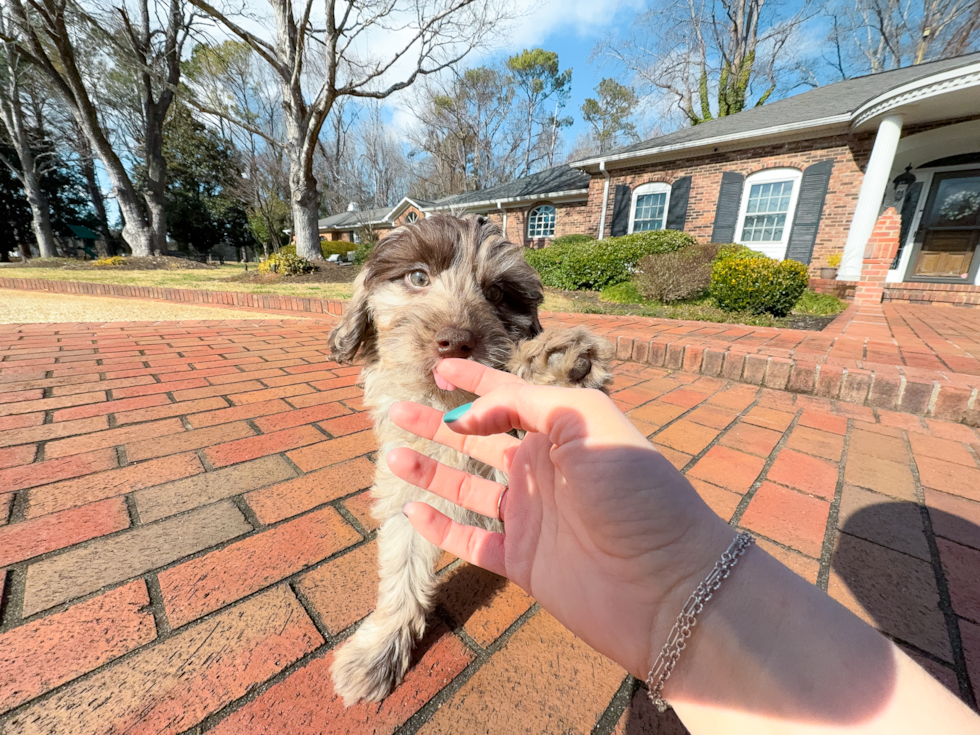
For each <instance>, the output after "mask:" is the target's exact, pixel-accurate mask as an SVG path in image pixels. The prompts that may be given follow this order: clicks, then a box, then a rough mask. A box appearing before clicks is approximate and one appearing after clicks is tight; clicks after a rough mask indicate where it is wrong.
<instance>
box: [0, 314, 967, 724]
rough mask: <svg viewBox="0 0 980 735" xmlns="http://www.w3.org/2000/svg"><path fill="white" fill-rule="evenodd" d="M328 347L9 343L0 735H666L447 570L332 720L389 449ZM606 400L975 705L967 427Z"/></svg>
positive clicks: (137, 328)
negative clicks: (404, 660) (370, 683)
mask: <svg viewBox="0 0 980 735" xmlns="http://www.w3.org/2000/svg"><path fill="white" fill-rule="evenodd" d="M329 327H330V323H329V322H317V321H313V320H309V321H302V322H296V321H284V322H189V323H176V322H171V323H166V324H162V325H161V324H157V325H148V324H138V323H131V324H110V325H86V324H72V325H27V326H22V327H16V326H9V325H8V326H2V327H0V570H2V569H5V570H6V572H5V573H0V587H2V597H0V600H2V602H0V731H2V732H4V733H11V734H13V733H58V734H59V735H61V734H68V733H70V734H71V735H75V734H76V733H77V734H84V733H122V732H127V733H135V732H140V733H143V732H153V733H185V732H189V733H200V732H216V733H290V734H292V733H347V732H355V733H361V732H373V733H392V732H404V733H410V732H417V731H418V732H423V733H436V732H438V733H447V734H448V733H471V732H494V733H512V732H544V733H588V732H594V733H609V732H615V733H622V734H625V733H631V734H632V733H637V732H643V731H652V728H654V726H655V723H654V716H653V713H652V712H651V710H650V708H648V707H646V706H645V705H644V702H645V700H644V699H643V696H642V695H643V692H642V690H637V685H636V683H635V682H634V681H633V680H632V679H631V678H629V677H626V676H625V674H624V672H623V671H622V670H621V669H619V668H618V667H617V666H615V665H614V664H612V663H610V662H609V661H607V660H605V659H603V658H602V657H601V656H599V655H597V654H595V653H594V652H592V651H590V650H588V649H587V648H586V647H585V646H584V645H582V644H581V643H580V642H578V641H577V640H576V639H574V638H573V637H572V636H571V635H570V634H569V633H567V632H566V631H565V630H564V629H563V628H562V627H561V626H560V625H558V624H557V623H556V622H555V621H554V619H552V618H551V617H550V616H549V615H548V614H547V613H545V612H544V611H542V610H540V609H538V607H537V606H536V605H535V604H534V603H533V601H532V600H531V599H529V598H528V597H527V596H526V595H524V594H523V592H521V591H520V590H519V589H517V588H515V587H514V586H513V585H510V584H506V583H504V582H503V581H502V580H500V579H499V578H495V577H493V576H492V575H489V574H486V573H483V572H482V571H480V570H477V569H475V568H472V567H468V566H465V565H461V564H460V563H459V562H454V561H453V560H452V559H451V558H444V559H443V560H442V562H441V563H442V564H443V565H444V571H443V574H444V575H445V578H446V583H445V584H444V585H443V588H442V590H441V592H440V596H439V604H438V609H437V612H436V613H435V614H434V616H433V621H432V626H431V629H432V632H431V633H430V635H429V636H428V638H427V640H426V642H425V643H424V645H422V646H421V647H420V650H419V652H418V656H417V662H416V664H415V665H414V667H413V668H412V670H411V672H410V674H409V676H408V679H407V680H406V682H405V683H404V685H403V686H402V687H401V688H400V689H399V690H398V691H397V692H395V694H394V695H392V697H390V698H389V699H388V700H387V701H386V702H385V703H384V704H382V705H381V706H377V705H372V706H367V705H359V706H356V707H354V708H352V709H350V710H344V709H343V708H342V707H341V705H340V703H339V702H338V701H337V699H336V698H335V697H334V695H333V692H332V690H331V687H330V682H329V678H328V676H327V670H328V668H329V664H330V660H331V651H332V649H333V648H334V647H335V646H336V645H338V644H339V643H340V642H341V641H343V640H344V639H345V638H346V637H347V636H348V635H349V634H350V633H351V632H352V630H353V628H354V626H355V625H356V624H357V622H358V621H359V620H361V619H362V618H363V617H364V616H365V615H366V614H367V613H368V612H369V611H370V608H371V604H372V603H373V599H374V592H375V584H376V581H375V574H374V567H375V561H374V557H375V553H376V550H375V546H376V544H375V541H374V531H375V529H376V525H375V524H374V523H373V521H372V520H371V519H370V517H369V514H368V511H367V507H368V499H367V497H366V495H365V489H366V488H367V487H368V486H369V485H370V478H371V473H372V466H371V463H372V461H373V459H374V455H373V452H374V449H375V446H374V443H373V438H372V434H371V432H370V430H369V428H368V421H367V419H366V415H365V414H364V413H363V412H361V404H360V396H361V392H360V389H359V388H358V387H357V386H356V385H355V380H356V372H357V370H356V369H355V368H342V367H338V366H336V365H333V364H331V363H328V362H325V359H326V358H325V357H324V354H325V353H326V351H327V350H326V346H325V339H326V334H327V330H328V329H329ZM615 389H616V393H615V398H616V399H617V401H619V404H620V406H621V407H622V408H624V409H625V410H627V411H629V413H630V416H631V417H632V419H633V420H634V421H635V423H636V424H637V426H639V427H640V428H641V430H642V431H644V433H646V434H647V435H649V436H650V437H651V440H652V441H653V442H654V443H655V444H656V445H657V446H658V447H660V448H661V450H662V451H663V452H664V453H665V454H666V455H667V456H668V457H669V458H670V459H671V461H673V462H674V464H675V465H677V466H678V467H680V468H682V469H683V470H684V471H685V472H686V473H687V476H688V477H689V478H690V479H691V481H692V482H693V483H694V485H695V486H696V487H697V489H698V491H699V492H700V493H701V494H702V496H703V497H704V498H705V499H706V501H707V502H708V503H709V504H710V505H711V506H712V507H713V508H714V509H715V510H716V511H717V512H718V513H719V514H721V515H723V516H724V517H726V518H729V519H731V521H732V522H733V523H734V524H735V525H738V526H740V527H743V528H747V529H749V530H751V531H753V532H755V533H757V534H758V535H759V536H760V542H761V544H762V545H763V546H764V548H766V549H767V550H769V551H770V552H771V553H773V554H774V555H776V556H777V557H778V558H780V559H782V560H783V561H784V562H785V563H786V564H788V565H789V566H790V567H791V568H793V569H794V570H796V571H797V572H798V573H799V574H801V575H802V576H804V577H806V578H807V579H809V580H810V581H812V582H814V583H816V584H817V585H819V586H821V587H822V588H824V589H827V590H828V591H829V593H830V594H831V595H833V596H834V597H836V598H837V599H839V600H840V601H841V602H843V603H844V604H845V605H847V606H848V607H850V608H851V609H853V610H855V611H856V612H857V613H858V614H859V615H861V616H862V617H864V618H865V619H868V620H870V621H872V622H874V623H875V624H876V625H877V626H878V627H879V628H880V629H881V630H882V631H884V632H885V633H886V634H887V635H889V636H890V637H892V638H893V639H894V640H896V641H898V642H899V643H900V644H901V645H902V646H904V647H905V649H906V650H908V651H909V652H910V653H911V654H912V655H913V656H914V657H916V658H917V659H918V660H919V661H921V662H922V663H923V664H924V665H925V666H926V667H927V668H928V669H929V671H931V672H932V673H933V674H934V675H935V676H936V677H937V678H939V679H940V680H941V681H943V683H945V684H946V685H947V686H949V687H950V688H951V689H952V690H953V691H955V692H956V693H957V694H959V695H960V696H961V697H963V698H964V699H965V700H966V701H968V702H969V703H970V704H972V705H974V706H975V702H976V696H977V695H978V694H980V574H978V573H977V570H978V569H980V465H978V461H977V456H978V455H977V452H978V451H980V438H978V436H977V434H976V433H975V431H974V430H973V429H970V428H968V427H966V426H964V425H962V424H953V423H947V422H942V421H935V420H931V419H923V418H920V417H917V416H913V415H910V414H901V413H892V412H889V411H885V410H877V409H872V408H868V407H865V406H859V405H855V404H850V403H844V402H837V401H831V400H827V399H819V398H814V397H809V396H794V395H793V394H789V393H783V392H778V391H773V390H769V389H767V388H759V387H755V386H751V385H745V384H740V383H730V382H727V381H725V380H721V379H718V378H711V377H704V376H701V375H697V374H693V373H685V372H677V371H669V370H667V369H664V368H652V367H648V366H643V365H639V364H636V363H622V364H620V365H619V366H618V367H617V380H616V385H615ZM664 724H670V723H661V725H664ZM673 724H675V725H676V723H673ZM658 731H661V732H665V731H669V732H682V730H681V729H678V728H676V727H675V728H673V729H664V730H658Z"/></svg>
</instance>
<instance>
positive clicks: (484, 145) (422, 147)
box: [412, 66, 524, 198]
mask: <svg viewBox="0 0 980 735" xmlns="http://www.w3.org/2000/svg"><path fill="white" fill-rule="evenodd" d="M514 104H515V93H514V89H513V85H512V84H511V82H510V77H509V76H508V74H507V72H506V70H505V69H499V68H497V67H492V66H478V67H475V68H473V69H467V70H466V71H465V72H463V73H462V74H459V75H456V76H454V77H452V78H450V79H446V80H440V81H437V82H432V83H429V84H426V85H424V86H423V87H422V88H421V89H420V91H419V94H418V96H417V100H416V103H415V104H414V105H413V107H412V109H413V110H414V111H415V117H416V120H417V122H418V125H417V128H416V130H415V131H414V133H413V135H412V143H413V145H414V148H415V153H414V155H415V156H419V155H424V156H425V158H424V159H423V160H422V161H421V165H419V166H417V167H416V169H415V177H416V183H415V187H416V189H418V190H419V192H420V193H419V194H418V195H419V196H421V197H423V198H426V197H433V196H443V195H445V194H456V193H459V192H463V191H472V190H474V189H484V188H486V187H489V186H494V185H496V184H499V183H502V182H504V181H508V180H510V179H512V178H513V177H514V175H515V173H516V172H517V171H518V170H519V169H520V167H521V161H520V158H521V156H520V151H521V148H522V147H523V143H524V137H523V130H524V128H523V125H522V124H521V122H520V120H518V119H517V115H515V112H514Z"/></svg>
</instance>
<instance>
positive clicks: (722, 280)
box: [710, 254, 810, 316]
mask: <svg viewBox="0 0 980 735" xmlns="http://www.w3.org/2000/svg"><path fill="white" fill-rule="evenodd" d="M809 281H810V276H809V272H808V271H807V267H806V266H805V265H803V264H802V263H800V262H798V261H795V260H784V261H782V262H780V261H778V260H773V259H772V258H767V257H766V256H765V255H761V254H756V255H753V256H744V255H739V256H738V257H727V258H721V259H719V260H716V261H715V264H714V268H713V269H712V272H711V290H710V292H711V296H712V298H713V299H714V301H715V303H716V304H718V306H719V307H720V308H722V309H724V310H725V311H750V312H752V313H755V314H762V313H767V314H773V315H774V316H786V314H788V313H789V312H790V311H791V310H792V308H793V307H794V306H795V305H796V302H797V301H799V299H800V296H802V295H803V292H804V291H805V290H806V287H807V284H808V283H809Z"/></svg>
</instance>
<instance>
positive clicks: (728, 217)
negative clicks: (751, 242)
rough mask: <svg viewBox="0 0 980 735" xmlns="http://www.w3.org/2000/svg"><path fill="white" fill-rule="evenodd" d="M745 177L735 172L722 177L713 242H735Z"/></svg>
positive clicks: (712, 236)
mask: <svg viewBox="0 0 980 735" xmlns="http://www.w3.org/2000/svg"><path fill="white" fill-rule="evenodd" d="M744 183H745V177H744V176H742V174H739V173H735V172H734V171H726V172H725V173H723V174H722V175H721V187H720V188H719V189H718V206H717V207H715V226H714V228H712V230H711V242H733V241H734V240H735V227H736V226H737V225H738V210H739V207H741V206H742V184H744Z"/></svg>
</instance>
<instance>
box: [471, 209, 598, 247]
mask: <svg viewBox="0 0 980 735" xmlns="http://www.w3.org/2000/svg"><path fill="white" fill-rule="evenodd" d="M541 204H551V205H552V206H553V207H554V208H555V237H561V236H562V235H577V234H582V233H585V234H588V235H592V236H593V237H596V236H598V234H599V229H598V228H599V224H598V220H595V221H593V220H592V219H591V216H590V214H589V206H588V202H585V201H579V202H548V201H539V202H534V203H533V204H530V205H528V206H526V207H521V208H519V209H508V210H506V211H507V232H505V233H504V234H505V235H506V236H507V239H508V240H510V241H511V242H515V243H520V244H521V245H524V246H525V247H530V248H543V247H545V246H546V245H547V244H548V243H550V242H551V241H552V240H553V239H554V238H551V237H539V238H533V239H532V238H529V237H528V236H527V218H528V215H529V214H530V213H531V210H532V209H534V208H535V207H537V206H539V205H541ZM484 214H486V215H487V216H488V217H489V218H490V220H491V221H492V222H496V223H497V224H498V225H500V226H501V227H503V215H502V214H501V213H500V210H497V209H491V210H489V211H487V212H485V213H484Z"/></svg>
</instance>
